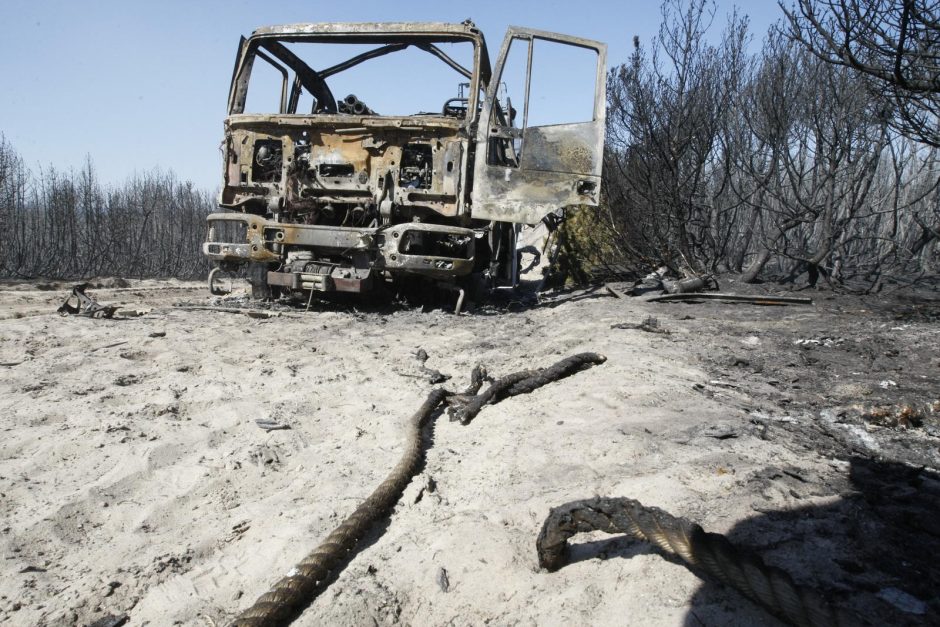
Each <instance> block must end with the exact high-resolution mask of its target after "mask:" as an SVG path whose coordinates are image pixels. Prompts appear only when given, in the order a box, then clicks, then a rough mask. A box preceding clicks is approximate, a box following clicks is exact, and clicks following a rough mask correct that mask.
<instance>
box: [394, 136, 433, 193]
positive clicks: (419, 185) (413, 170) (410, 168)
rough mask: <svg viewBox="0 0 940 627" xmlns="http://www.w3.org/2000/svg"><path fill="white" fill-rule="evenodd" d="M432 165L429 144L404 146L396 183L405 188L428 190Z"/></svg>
mask: <svg viewBox="0 0 940 627" xmlns="http://www.w3.org/2000/svg"><path fill="white" fill-rule="evenodd" d="M432 164H433V161H432V155H431V146H430V145H429V144H406V145H405V147H404V148H402V151H401V169H400V170H399V176H398V182H399V183H400V184H401V186H402V187H405V188H409V187H410V188H413V189H429V188H430V187H431V174H432Z"/></svg>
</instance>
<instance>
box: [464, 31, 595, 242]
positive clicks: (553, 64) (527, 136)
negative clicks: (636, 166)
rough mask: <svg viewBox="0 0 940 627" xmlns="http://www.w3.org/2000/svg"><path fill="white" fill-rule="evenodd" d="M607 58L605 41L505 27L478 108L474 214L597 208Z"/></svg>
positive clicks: (511, 218) (506, 216) (514, 217)
mask: <svg viewBox="0 0 940 627" xmlns="http://www.w3.org/2000/svg"><path fill="white" fill-rule="evenodd" d="M606 61H607V46H606V44H603V43H600V42H597V41H591V40H588V39H581V38H578V37H570V36H568V35H558V34H555V33H548V32H544V31H538V30H532V29H528V28H518V27H510V28H509V30H508V31H507V32H506V38H505V39H504V40H503V45H502V47H501V48H500V51H499V56H498V58H497V61H496V67H495V71H494V73H493V79H492V80H491V81H490V83H489V85H488V87H487V91H486V94H485V100H484V104H483V110H482V111H481V112H480V123H479V126H478V128H477V137H476V155H477V156H476V159H475V164H474V171H473V172H474V178H473V190H472V192H471V202H472V213H471V216H472V217H473V218H479V219H487V220H497V221H505V222H516V223H522V224H536V223H537V222H538V221H539V220H541V219H542V218H543V217H545V216H546V215H547V214H549V213H551V212H552V211H555V210H556V209H559V208H562V207H568V206H572V205H587V206H597V204H598V199H599V195H600V183H601V163H602V161H603V154H604V121H605V113H606V80H605V79H606V77H605V66H606Z"/></svg>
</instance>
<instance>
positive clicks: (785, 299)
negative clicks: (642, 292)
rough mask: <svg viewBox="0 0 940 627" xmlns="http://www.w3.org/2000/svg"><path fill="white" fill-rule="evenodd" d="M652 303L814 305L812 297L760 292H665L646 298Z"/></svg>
mask: <svg viewBox="0 0 940 627" xmlns="http://www.w3.org/2000/svg"><path fill="white" fill-rule="evenodd" d="M646 300H647V302H651V303H654V302H655V303H668V302H687V301H696V300H724V301H728V302H731V303H749V304H751V305H812V304H813V299H812V298H797V297H795V296H762V295H759V294H721V293H718V292H705V293H701V292H699V293H694V294H664V295H663V296H654V297H653V298H648V299H646Z"/></svg>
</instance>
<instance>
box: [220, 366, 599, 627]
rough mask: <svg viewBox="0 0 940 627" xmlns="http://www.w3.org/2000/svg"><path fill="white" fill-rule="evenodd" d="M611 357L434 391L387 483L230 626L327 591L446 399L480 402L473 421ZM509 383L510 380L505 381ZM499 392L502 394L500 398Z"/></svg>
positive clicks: (276, 614) (390, 501)
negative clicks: (487, 408)
mask: <svg viewBox="0 0 940 627" xmlns="http://www.w3.org/2000/svg"><path fill="white" fill-rule="evenodd" d="M605 359H606V358H605V357H603V356H601V355H597V354H595V353H582V354H580V355H574V356H572V357H568V358H567V359H563V360H561V361H559V362H558V363H556V364H555V365H554V366H550V367H549V368H545V369H542V370H537V371H528V370H527V371H524V373H514V374H511V375H508V376H507V377H505V378H504V379H500V380H499V381H496V382H494V383H493V384H492V385H491V386H490V388H488V389H487V390H486V392H484V393H482V394H479V395H478V394H477V392H478V391H479V389H480V387H481V386H482V385H483V381H484V380H485V379H486V370H485V369H483V367H482V366H477V367H476V368H474V369H473V372H472V374H471V376H470V385H469V387H468V388H467V389H466V390H465V391H464V392H463V394H459V395H458V394H454V393H453V392H448V391H447V390H445V389H443V388H438V389H435V390H432V391H431V392H430V393H429V394H428V397H427V399H425V401H424V403H423V404H422V405H421V407H420V408H419V409H418V411H417V412H415V414H414V415H413V416H412V417H411V420H409V421H408V431H407V434H406V439H405V451H404V452H403V453H402V457H401V460H400V461H399V462H398V465H397V466H395V468H394V469H393V470H392V471H391V473H389V475H388V477H387V478H386V479H385V481H383V482H382V484H381V485H379V487H378V488H376V489H375V491H374V492H372V494H371V495H369V497H368V498H367V499H366V500H365V501H363V502H362V504H361V505H359V507H357V508H356V510H355V511H354V512H353V513H352V514H351V515H350V516H349V517H348V518H346V520H344V521H343V522H342V523H341V524H340V525H339V527H337V528H336V529H335V530H334V531H333V532H332V533H331V534H330V535H329V536H327V538H326V540H324V541H323V543H322V544H320V546H318V547H317V548H316V549H314V550H313V552H312V553H310V554H309V555H308V556H307V557H305V558H304V559H303V560H302V561H301V562H300V563H299V564H297V565H296V566H295V567H294V568H293V569H292V570H291V571H290V573H288V575H287V576H286V577H283V578H282V579H281V580H280V581H278V582H277V583H275V584H274V586H273V587H272V588H271V589H270V590H269V591H268V592H265V593H264V594H263V595H261V596H260V597H259V598H258V600H256V601H255V602H254V604H253V605H252V606H251V607H249V608H248V609H246V610H245V611H243V612H242V613H241V614H239V615H238V616H237V617H235V619H234V620H233V621H232V622H231V623H230V627H262V626H264V627H273V626H275V625H288V624H290V623H291V622H292V621H293V620H294V619H295V618H296V617H297V616H299V615H300V613H301V612H302V611H303V610H304V608H306V607H307V605H309V604H310V602H311V601H313V599H314V598H315V597H316V595H317V594H319V593H320V592H322V591H323V589H324V584H325V582H326V581H327V580H328V579H329V577H330V575H331V574H333V573H334V570H335V569H336V568H337V567H338V566H340V564H341V563H342V562H343V560H344V559H346V558H347V557H348V556H349V555H350V554H351V553H352V552H353V550H354V549H355V547H356V545H357V544H358V543H359V541H360V540H361V539H362V538H363V537H364V536H365V534H366V532H367V531H368V530H369V529H370V528H371V527H372V525H373V524H374V523H375V522H377V521H378V520H380V519H381V518H382V517H383V516H385V515H386V514H388V513H389V512H390V511H391V509H392V508H393V507H394V506H395V503H397V502H398V499H399V498H401V495H402V493H403V492H404V491H405V488H406V487H407V486H408V484H409V483H410V482H411V479H412V478H413V477H414V476H415V475H416V474H417V473H418V471H419V469H420V467H421V463H422V462H423V460H424V453H425V451H424V438H422V437H421V433H422V430H423V429H424V426H425V425H426V424H427V422H428V420H429V419H431V417H432V416H433V415H434V411H435V410H436V409H437V407H438V406H439V405H440V404H441V403H442V402H444V401H445V400H448V399H449V398H460V399H462V403H461V405H463V403H466V404H468V405H470V404H473V405H474V406H476V405H477V404H478V405H479V406H478V407H477V408H476V410H475V411H474V412H473V414H472V415H471V416H470V418H468V419H467V421H468V422H469V420H470V419H471V418H472V417H473V416H475V415H476V414H477V413H479V411H480V409H482V407H483V405H485V404H486V403H488V402H496V400H499V398H505V397H506V396H511V395H513V394H521V393H526V392H531V391H532V390H534V389H536V388H537V387H540V386H542V385H545V384H546V383H550V382H552V381H555V380H557V379H560V378H562V377H566V376H568V375H569V374H573V373H574V372H577V371H578V370H581V369H583V368H585V367H589V366H591V365H593V364H599V363H603V362H604V361H605ZM520 374H525V376H522V377H520V376H517V375H520ZM503 381H509V382H510V383H501V382H503ZM498 384H499V385H500V387H499V392H498V394H497V393H490V391H491V390H492V389H493V388H494V387H496V386H497V385H498ZM516 385H519V386H521V387H518V391H515V390H517V388H516V387H514V386H516ZM510 388H511V389H510ZM497 395H498V396H499V398H496V397H497ZM482 396H485V397H486V400H485V401H483V402H479V403H477V400H476V399H478V398H479V397H482ZM494 398H496V400H494ZM464 424H466V423H464Z"/></svg>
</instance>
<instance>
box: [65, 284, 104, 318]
mask: <svg viewBox="0 0 940 627" xmlns="http://www.w3.org/2000/svg"><path fill="white" fill-rule="evenodd" d="M87 288H88V284H87V283H79V284H78V285H76V286H74V287H73V288H72V293H71V294H69V295H68V297H66V299H65V302H63V303H62V304H61V305H60V306H59V308H58V309H57V310H56V311H57V312H58V313H60V314H62V315H63V316H87V317H89V318H111V317H113V316H114V312H115V311H117V310H118V308H117V307H115V306H113V305H102V304H100V303H99V302H98V301H96V300H95V299H93V298H92V297H91V296H89V295H88V294H86V293H85V290H86V289H87ZM73 298H74V299H75V304H74V305H73V304H72V303H71V300H72V299H73Z"/></svg>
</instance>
